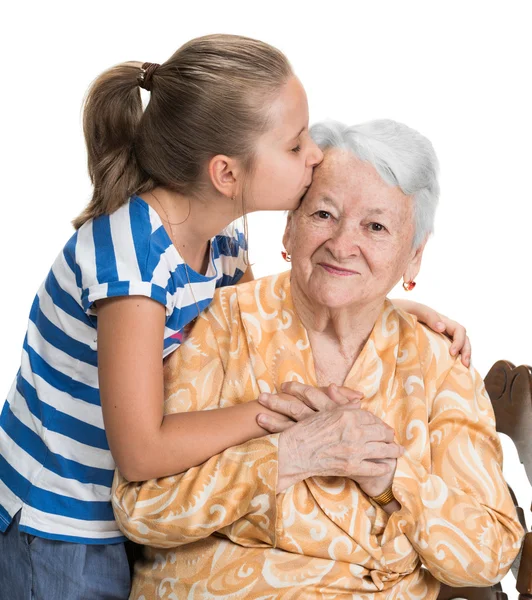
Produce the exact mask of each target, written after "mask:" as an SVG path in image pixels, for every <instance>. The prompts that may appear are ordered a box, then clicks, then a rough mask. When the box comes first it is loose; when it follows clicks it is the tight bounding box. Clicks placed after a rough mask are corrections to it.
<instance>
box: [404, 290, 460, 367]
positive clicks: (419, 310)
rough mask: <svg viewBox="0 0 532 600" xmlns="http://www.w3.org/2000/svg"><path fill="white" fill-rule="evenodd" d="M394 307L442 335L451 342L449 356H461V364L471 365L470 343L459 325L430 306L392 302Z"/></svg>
mask: <svg viewBox="0 0 532 600" xmlns="http://www.w3.org/2000/svg"><path fill="white" fill-rule="evenodd" d="M393 303H394V304H395V306H398V307H399V308H400V309H401V310H404V311H406V312H408V313H410V314H411V315H414V316H415V317H417V319H418V321H420V322H421V323H424V324H425V325H428V326H429V327H430V328H431V329H432V330H433V331H437V332H438V333H444V334H445V335H446V336H447V337H449V338H450V339H451V340H453V343H452V344H451V348H450V350H449V352H450V353H451V356H456V355H457V354H461V359H462V364H463V365H464V366H465V367H469V365H470V364H471V343H470V341H469V338H468V337H467V334H466V329H465V327H464V326H463V325H460V323H457V322H456V321H453V320H452V319H449V317H446V316H444V315H442V314H440V313H438V312H436V311H435V310H434V309H432V308H430V306H425V305H424V304H419V303H418V302H412V301H411V300H393Z"/></svg>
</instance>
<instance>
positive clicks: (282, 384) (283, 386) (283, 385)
mask: <svg viewBox="0 0 532 600" xmlns="http://www.w3.org/2000/svg"><path fill="white" fill-rule="evenodd" d="M287 385H288V384H287V382H286V381H285V382H284V383H281V389H282V390H284V389H285V388H286V386H287Z"/></svg>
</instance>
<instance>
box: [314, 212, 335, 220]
mask: <svg viewBox="0 0 532 600" xmlns="http://www.w3.org/2000/svg"><path fill="white" fill-rule="evenodd" d="M314 215H315V216H316V217H318V219H323V220H327V219H329V218H330V217H331V213H329V212H327V211H326V210H318V211H317V212H315V213H314Z"/></svg>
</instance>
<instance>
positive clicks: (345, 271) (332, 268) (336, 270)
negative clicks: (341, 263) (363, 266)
mask: <svg viewBox="0 0 532 600" xmlns="http://www.w3.org/2000/svg"><path fill="white" fill-rule="evenodd" d="M318 264H319V265H320V267H322V268H324V269H325V270H326V271H327V272H328V273H332V274H333V275H340V276H342V277H349V276H350V275H360V273H359V272H358V271H351V270H349V269H341V268H340V267H335V266H334V265H329V264H327V263H318Z"/></svg>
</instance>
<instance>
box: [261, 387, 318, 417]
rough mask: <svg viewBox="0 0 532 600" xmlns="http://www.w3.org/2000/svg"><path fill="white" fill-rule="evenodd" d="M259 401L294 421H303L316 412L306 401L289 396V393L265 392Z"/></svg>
mask: <svg viewBox="0 0 532 600" xmlns="http://www.w3.org/2000/svg"><path fill="white" fill-rule="evenodd" d="M258 400H259V403H260V404H262V406H265V407H266V408H269V409H270V410H272V411H273V412H276V413H278V414H279V415H284V416H286V417H289V418H290V419H293V420H294V421H301V420H302V419H306V418H307V417H310V416H312V415H313V414H314V411H313V410H312V409H311V408H309V407H308V406H307V405H306V404H305V403H304V402H301V400H298V399H297V398H294V397H292V396H289V395H288V394H266V393H263V394H261V395H260V396H259V398H258Z"/></svg>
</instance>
